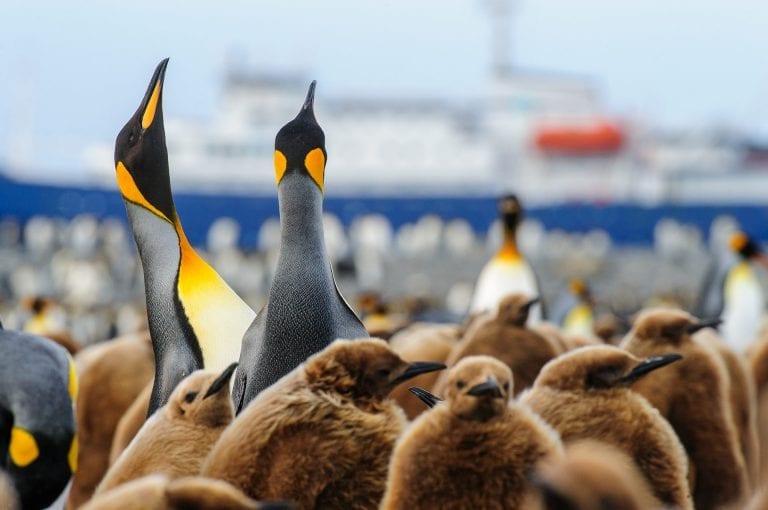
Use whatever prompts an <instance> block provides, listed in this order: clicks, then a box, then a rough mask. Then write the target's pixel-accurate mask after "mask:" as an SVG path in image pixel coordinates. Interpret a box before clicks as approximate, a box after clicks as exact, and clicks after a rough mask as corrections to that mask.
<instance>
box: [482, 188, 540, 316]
mask: <svg viewBox="0 0 768 510" xmlns="http://www.w3.org/2000/svg"><path fill="white" fill-rule="evenodd" d="M498 207H499V216H500V218H501V224H502V228H503V232H504V238H503V242H502V245H501V249H499V251H497V252H496V254H495V255H494V256H493V258H492V259H491V260H489V261H488V263H486V264H485V267H483V270H482V271H481V272H480V276H478V278H477V284H476V285H475V294H474V296H473V297H472V303H471V304H470V306H469V313H471V314H477V313H482V312H487V311H495V310H496V309H497V308H498V307H499V303H500V301H501V300H502V299H503V298H504V297H506V296H507V295H509V294H513V293H521V294H525V295H527V296H540V295H541V292H540V291H539V284H538V281H537V280H536V274H535V273H534V272H533V268H532V267H531V265H530V264H529V263H528V261H527V260H525V258H524V257H523V255H522V254H521V253H520V251H519V250H518V248H517V227H518V225H519V224H520V221H521V220H522V219H523V207H522V205H521V204H520V201H519V200H518V199H517V197H516V196H515V195H505V196H503V197H501V198H500V199H499V204H498ZM541 319H542V305H541V304H539V305H536V306H534V307H533V308H532V309H531V313H530V323H531V324H534V323H536V322H540V321H541Z"/></svg>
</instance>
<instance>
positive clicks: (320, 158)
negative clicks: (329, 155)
mask: <svg viewBox="0 0 768 510" xmlns="http://www.w3.org/2000/svg"><path fill="white" fill-rule="evenodd" d="M304 166H305V167H306V169H307V172H309V175H310V177H312V180H313V181H315V184H317V186H318V187H319V188H320V191H323V182H324V180H325V154H323V150H322V149H321V148H319V147H318V148H316V149H312V150H311V151H309V152H308V153H307V157H305V158H304Z"/></svg>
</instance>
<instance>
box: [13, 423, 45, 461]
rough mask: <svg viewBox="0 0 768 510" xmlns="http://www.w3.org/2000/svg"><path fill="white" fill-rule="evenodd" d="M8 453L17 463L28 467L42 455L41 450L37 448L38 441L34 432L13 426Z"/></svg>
mask: <svg viewBox="0 0 768 510" xmlns="http://www.w3.org/2000/svg"><path fill="white" fill-rule="evenodd" d="M8 454H9V455H10V456H11V461H12V462H13V463H14V464H15V465H17V466H19V467H27V466H29V465H30V464H32V463H33V462H34V461H35V459H36V458H38V457H39V456H40V450H39V449H38V448H37V442H36V441H35V438H34V436H32V434H30V433H29V432H27V431H26V430H24V429H22V428H19V427H13V429H11V444H10V446H9V447H8Z"/></svg>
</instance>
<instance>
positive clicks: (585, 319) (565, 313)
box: [552, 278, 595, 336]
mask: <svg viewBox="0 0 768 510" xmlns="http://www.w3.org/2000/svg"><path fill="white" fill-rule="evenodd" d="M594 305H595V301H594V299H593V297H592V291H591V290H590V288H589V286H588V285H587V283H586V282H585V281H584V280H582V279H581V278H573V279H572V280H571V281H569V282H568V288H567V290H566V292H564V293H563V295H562V296H561V297H560V298H559V299H558V300H557V302H556V303H555V306H554V310H553V312H552V319H553V321H554V322H555V324H559V325H560V327H561V328H562V330H563V333H566V334H572V335H587V336H595V331H594V327H595V313H594Z"/></svg>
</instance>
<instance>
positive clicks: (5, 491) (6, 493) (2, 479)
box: [0, 469, 21, 510]
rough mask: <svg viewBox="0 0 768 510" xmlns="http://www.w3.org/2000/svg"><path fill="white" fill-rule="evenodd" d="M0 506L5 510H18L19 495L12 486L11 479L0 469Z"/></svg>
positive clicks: (19, 504)
mask: <svg viewBox="0 0 768 510" xmlns="http://www.w3.org/2000/svg"><path fill="white" fill-rule="evenodd" d="M0 508H3V509H5V510H20V509H21V503H20V502H19V495H18V494H17V493H16V489H15V488H14V487H13V483H12V482H11V479H10V478H8V475H6V474H5V471H3V470H2V469H0Z"/></svg>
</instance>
